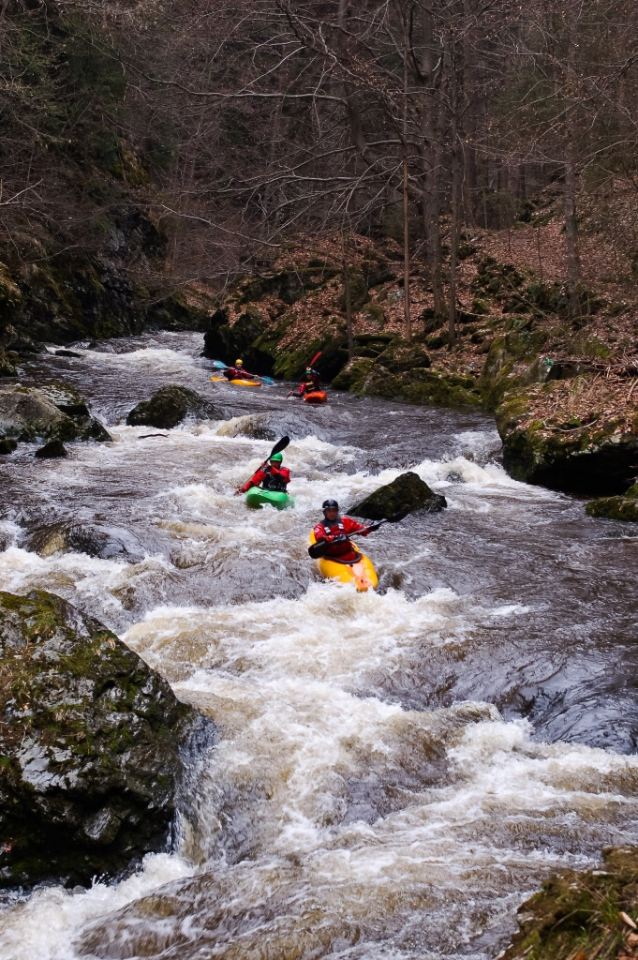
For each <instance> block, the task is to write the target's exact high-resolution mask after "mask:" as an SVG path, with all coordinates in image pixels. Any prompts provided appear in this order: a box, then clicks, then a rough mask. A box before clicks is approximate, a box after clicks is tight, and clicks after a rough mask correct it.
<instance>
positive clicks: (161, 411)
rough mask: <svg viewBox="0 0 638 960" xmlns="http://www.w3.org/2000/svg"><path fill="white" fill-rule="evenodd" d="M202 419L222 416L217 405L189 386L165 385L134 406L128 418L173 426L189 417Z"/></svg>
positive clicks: (133, 422)
mask: <svg viewBox="0 0 638 960" xmlns="http://www.w3.org/2000/svg"><path fill="white" fill-rule="evenodd" d="M188 416H191V417H197V418H198V419H201V420H208V419H220V417H219V414H218V413H217V411H216V410H215V407H214V406H213V404H212V403H210V402H209V401H208V400H205V399H204V397H202V396H200V394H199V393H195V391H194V390H188V389H187V388H186V387H178V386H169V387H162V388H161V390H158V391H157V392H156V393H154V394H153V396H152V397H151V399H150V400H144V401H142V403H138V405H137V406H136V407H134V408H133V409H132V410H131V412H130V413H129V415H128V417H127V418H126V422H127V423H128V425H129V426H132V427H140V426H149V427H160V428H161V429H164V430H170V429H171V427H176V426H177V424H178V423H181V422H182V420H184V419H186V417H188Z"/></svg>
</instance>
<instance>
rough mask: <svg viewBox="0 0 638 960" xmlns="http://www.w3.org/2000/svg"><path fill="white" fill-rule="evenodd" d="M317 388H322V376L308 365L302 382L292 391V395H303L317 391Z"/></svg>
mask: <svg viewBox="0 0 638 960" xmlns="http://www.w3.org/2000/svg"><path fill="white" fill-rule="evenodd" d="M317 390H321V377H320V376H319V374H318V373H317V371H316V370H313V369H312V367H306V372H305V374H304V378H303V380H302V382H301V383H300V384H299V386H298V387H297V389H296V390H293V391H291V396H293V397H303V396H305V395H306V394H307V393H316V392H317Z"/></svg>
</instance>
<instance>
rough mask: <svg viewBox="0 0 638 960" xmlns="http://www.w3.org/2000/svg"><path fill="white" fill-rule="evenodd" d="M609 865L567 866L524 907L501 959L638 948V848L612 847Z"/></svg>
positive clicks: (571, 958)
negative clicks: (579, 868) (578, 868)
mask: <svg viewBox="0 0 638 960" xmlns="http://www.w3.org/2000/svg"><path fill="white" fill-rule="evenodd" d="M603 857H604V869H602V870H588V871H586V872H584V873H578V872H577V871H576V870H565V871H563V872H562V873H560V874H558V875H557V876H555V877H552V878H551V879H549V880H547V881H546V882H545V883H544V884H543V886H542V889H541V890H540V892H539V893H537V894H535V895H534V896H533V897H532V898H531V899H530V900H527V901H526V902H525V903H524V904H523V905H522V906H521V907H520V909H519V911H518V916H519V924H520V928H521V929H520V931H519V933H517V934H516V936H515V937H514V939H513V941H512V943H511V945H510V946H509V948H508V949H507V950H506V951H505V952H504V953H502V954H501V955H500V960H579V958H582V960H585V958H589V957H591V958H592V960H593V958H594V957H596V958H598V960H612V958H614V960H615V958H617V957H625V958H627V960H628V958H629V957H635V956H636V955H637V953H638V951H637V949H636V948H637V946H638V935H637V934H636V925H637V924H638V848H636V847H608V848H606V849H605V850H604V851H603Z"/></svg>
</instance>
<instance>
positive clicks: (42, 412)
mask: <svg viewBox="0 0 638 960" xmlns="http://www.w3.org/2000/svg"><path fill="white" fill-rule="evenodd" d="M38 438H42V439H43V440H62V441H70V440H97V441H107V440H110V439H111V437H110V436H109V434H108V433H107V431H106V430H105V429H104V427H103V426H102V424H101V423H100V422H99V421H98V420H96V419H94V418H93V417H92V416H91V415H90V411H89V408H88V406H87V404H86V403H85V402H84V400H83V399H82V397H81V396H80V394H79V393H78V391H77V390H76V389H75V388H74V387H71V386H68V385H67V384H63V383H60V382H58V381H55V382H53V383H51V384H46V385H44V386H42V387H39V388H38V389H36V388H35V387H22V386H20V385H17V386H14V387H2V388H0V439H12V440H24V441H34V440H36V439H38Z"/></svg>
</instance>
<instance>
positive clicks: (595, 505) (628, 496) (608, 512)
mask: <svg viewBox="0 0 638 960" xmlns="http://www.w3.org/2000/svg"><path fill="white" fill-rule="evenodd" d="M585 510H586V512H587V514H588V515H589V516H590V517H601V518H603V519H605V520H628V521H632V522H633V523H638V483H634V485H633V487H630V488H629V490H627V491H626V492H625V493H624V495H623V496H622V497H600V498H599V499H598V500H592V501H591V503H588V504H587V506H586V508H585Z"/></svg>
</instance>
